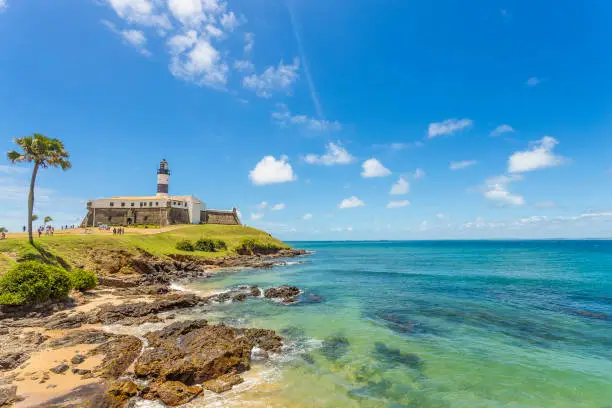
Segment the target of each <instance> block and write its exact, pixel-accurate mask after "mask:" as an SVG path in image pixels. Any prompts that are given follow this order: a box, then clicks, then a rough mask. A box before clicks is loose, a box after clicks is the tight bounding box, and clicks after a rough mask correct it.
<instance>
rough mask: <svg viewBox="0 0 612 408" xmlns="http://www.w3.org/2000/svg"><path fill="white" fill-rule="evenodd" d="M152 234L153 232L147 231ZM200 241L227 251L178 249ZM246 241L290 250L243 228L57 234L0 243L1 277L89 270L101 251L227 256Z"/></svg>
mask: <svg viewBox="0 0 612 408" xmlns="http://www.w3.org/2000/svg"><path fill="white" fill-rule="evenodd" d="M147 232H150V231H147ZM200 239H211V240H222V241H224V242H225V243H226V245H227V248H226V249H221V248H220V250H217V251H215V252H204V251H195V252H186V251H180V250H177V249H176V244H177V243H178V242H180V241H184V240H189V241H191V242H197V241H198V240H200ZM245 240H254V241H256V242H259V243H261V244H262V245H264V246H273V247H281V248H287V247H288V246H287V245H286V244H284V243H283V242H281V241H279V240H277V239H275V238H273V237H272V236H270V234H268V233H266V232H264V231H261V230H258V229H255V228H250V227H245V226H241V225H208V224H207V225H189V226H184V227H179V228H177V229H173V230H170V231H166V232H161V233H134V234H130V233H128V234H125V235H118V236H113V235H110V234H99V233H97V231H96V232H93V233H91V234H83V235H79V234H56V235H55V236H43V237H41V238H40V239H35V245H34V246H32V245H30V244H29V243H28V239H27V238H26V237H23V238H9V239H7V240H3V241H0V274H2V273H5V272H6V271H7V270H8V269H9V268H10V267H11V265H12V264H13V263H14V262H17V261H23V260H40V261H43V262H45V263H49V264H53V265H58V266H64V267H67V268H70V267H80V268H83V267H84V268H86V269H88V268H87V267H88V266H89V265H88V263H89V259H90V258H91V257H92V256H93V255H95V253H98V252H109V251H124V252H125V253H128V254H134V255H136V254H138V252H139V251H140V250H143V251H146V252H148V253H151V254H153V255H156V256H159V257H162V258H163V257H167V256H168V255H173V254H182V255H191V256H199V257H207V258H210V257H224V256H228V255H234V254H236V253H237V252H236V250H237V249H238V248H240V247H241V246H242V243H243V242H244V241H245Z"/></svg>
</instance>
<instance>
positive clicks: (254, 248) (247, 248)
mask: <svg viewBox="0 0 612 408" xmlns="http://www.w3.org/2000/svg"><path fill="white" fill-rule="evenodd" d="M280 249H282V247H281V246H280V245H277V244H274V243H264V242H261V241H258V240H256V239H253V238H245V239H243V240H242V241H241V242H240V246H238V247H237V248H236V252H238V253H239V254H241V255H246V254H269V253H273V252H277V251H278V250H280Z"/></svg>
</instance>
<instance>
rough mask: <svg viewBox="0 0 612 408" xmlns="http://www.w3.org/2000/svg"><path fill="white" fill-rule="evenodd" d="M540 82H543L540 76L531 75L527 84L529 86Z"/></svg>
mask: <svg viewBox="0 0 612 408" xmlns="http://www.w3.org/2000/svg"><path fill="white" fill-rule="evenodd" d="M540 82H542V80H541V79H539V78H538V77H531V78H529V79H528V80H527V82H526V84H527V86H536V85H538V84H539V83H540Z"/></svg>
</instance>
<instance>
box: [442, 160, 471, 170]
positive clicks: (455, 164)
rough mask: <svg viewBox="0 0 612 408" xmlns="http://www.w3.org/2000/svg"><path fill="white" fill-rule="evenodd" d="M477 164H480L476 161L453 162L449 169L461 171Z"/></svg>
mask: <svg viewBox="0 0 612 408" xmlns="http://www.w3.org/2000/svg"><path fill="white" fill-rule="evenodd" d="M476 163H478V162H477V161H476V160H462V161H453V162H450V166H449V168H450V169H451V170H461V169H465V168H466V167H470V166H473V165H475V164H476Z"/></svg>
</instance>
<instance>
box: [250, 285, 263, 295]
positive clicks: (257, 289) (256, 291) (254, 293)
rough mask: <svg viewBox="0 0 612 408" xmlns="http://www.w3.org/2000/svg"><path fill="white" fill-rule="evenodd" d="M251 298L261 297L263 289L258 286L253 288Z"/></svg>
mask: <svg viewBox="0 0 612 408" xmlns="http://www.w3.org/2000/svg"><path fill="white" fill-rule="evenodd" d="M251 296H254V297H259V296H261V289H259V287H257V286H251Z"/></svg>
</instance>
